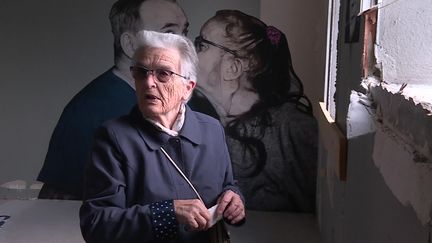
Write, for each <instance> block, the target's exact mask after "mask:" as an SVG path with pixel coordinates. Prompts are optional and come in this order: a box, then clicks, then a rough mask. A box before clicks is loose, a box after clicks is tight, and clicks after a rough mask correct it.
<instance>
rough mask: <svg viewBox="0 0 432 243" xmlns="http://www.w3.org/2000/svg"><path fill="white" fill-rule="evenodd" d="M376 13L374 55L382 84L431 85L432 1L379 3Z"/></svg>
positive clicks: (388, 0) (411, 0) (410, 0)
mask: <svg viewBox="0 0 432 243" xmlns="http://www.w3.org/2000/svg"><path fill="white" fill-rule="evenodd" d="M378 13H379V14H378V33H377V45H376V55H377V59H378V62H379V63H381V64H382V73H383V80H384V81H386V82H391V83H411V84H427V83H430V82H432V58H431V56H432V45H431V44H430V43H431V41H432V28H431V26H432V1H431V0H409V1H407V0H396V1H395V0H382V4H381V5H380V9H379V11H378Z"/></svg>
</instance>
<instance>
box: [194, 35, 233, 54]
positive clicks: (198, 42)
mask: <svg viewBox="0 0 432 243" xmlns="http://www.w3.org/2000/svg"><path fill="white" fill-rule="evenodd" d="M202 43H206V44H209V45H212V46H214V47H217V48H219V49H221V50H224V51H226V52H228V53H231V54H233V55H234V56H236V57H237V56H238V55H237V52H236V51H234V50H231V49H229V48H227V47H225V46H222V45H219V44H216V43H214V42H211V41H209V40H206V39H204V37H202V36H200V35H199V36H197V37H196V38H195V41H194V45H195V49H196V51H197V52H200V51H202V49H203V45H202Z"/></svg>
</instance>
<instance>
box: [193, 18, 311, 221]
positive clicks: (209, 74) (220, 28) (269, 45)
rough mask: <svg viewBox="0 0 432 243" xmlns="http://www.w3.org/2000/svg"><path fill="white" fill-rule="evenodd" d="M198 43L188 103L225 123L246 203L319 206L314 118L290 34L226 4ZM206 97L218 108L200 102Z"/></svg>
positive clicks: (254, 205)
mask: <svg viewBox="0 0 432 243" xmlns="http://www.w3.org/2000/svg"><path fill="white" fill-rule="evenodd" d="M195 45H196V49H197V52H198V58H199V67H200V70H199V73H198V80H199V83H198V89H197V90H196V91H195V95H194V98H193V99H192V100H191V102H190V103H189V104H190V105H191V107H192V109H196V110H198V111H201V112H206V113H207V114H209V115H213V116H215V117H219V119H220V120H221V121H222V123H223V124H224V125H225V129H226V130H225V131H226V134H227V138H228V140H227V142H228V148H229V151H230V154H231V159H232V163H233V171H234V177H235V178H236V179H238V181H239V186H240V189H241V190H242V192H243V194H244V196H245V199H246V207H247V208H249V209H257V210H271V211H279V210H287V211H299V212H312V211H314V208H315V181H316V179H315V178H316V164H317V124H316V121H315V119H314V118H313V116H312V111H311V105H310V103H309V102H308V99H307V98H306V96H304V95H303V88H302V83H301V81H300V79H299V78H298V77H297V75H296V74H295V72H294V70H293V66H292V63H291V56H290V51H289V48H288V43H287V40H286V38H285V35H284V34H283V33H282V32H280V31H279V30H278V29H276V28H275V27H272V26H267V25H266V24H265V23H263V22H262V21H260V20H259V19H257V18H255V17H252V16H249V15H247V14H244V13H242V12H240V11H237V10H221V11H218V12H217V13H216V15H215V16H214V17H212V18H210V19H209V20H208V21H207V22H206V23H205V24H204V25H203V26H202V28H201V33H200V36H198V37H197V38H196V39H195ZM206 98H207V99H208V101H209V102H210V103H211V105H212V106H213V108H212V107H210V108H205V107H203V104H205V102H204V101H205V99H206ZM215 114H216V115H215Z"/></svg>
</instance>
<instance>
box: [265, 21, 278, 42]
mask: <svg viewBox="0 0 432 243" xmlns="http://www.w3.org/2000/svg"><path fill="white" fill-rule="evenodd" d="M266 32H267V38H268V39H269V40H270V43H271V44H272V45H279V42H280V40H281V32H280V30H278V29H277V28H276V27H274V26H267V30H266Z"/></svg>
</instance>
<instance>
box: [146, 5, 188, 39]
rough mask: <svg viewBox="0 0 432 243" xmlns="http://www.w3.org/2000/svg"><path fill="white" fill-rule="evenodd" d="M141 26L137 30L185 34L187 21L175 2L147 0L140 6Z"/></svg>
mask: <svg viewBox="0 0 432 243" xmlns="http://www.w3.org/2000/svg"><path fill="white" fill-rule="evenodd" d="M140 16H141V22H142V26H140V28H139V30H153V31H158V32H162V33H173V34H178V35H186V34H187V32H188V27H189V23H188V22H187V19H186V16H185V14H184V12H183V10H182V9H181V8H180V7H179V6H178V4H177V3H172V2H168V1H160V0H147V1H145V2H143V3H142V4H141V6H140Z"/></svg>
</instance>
